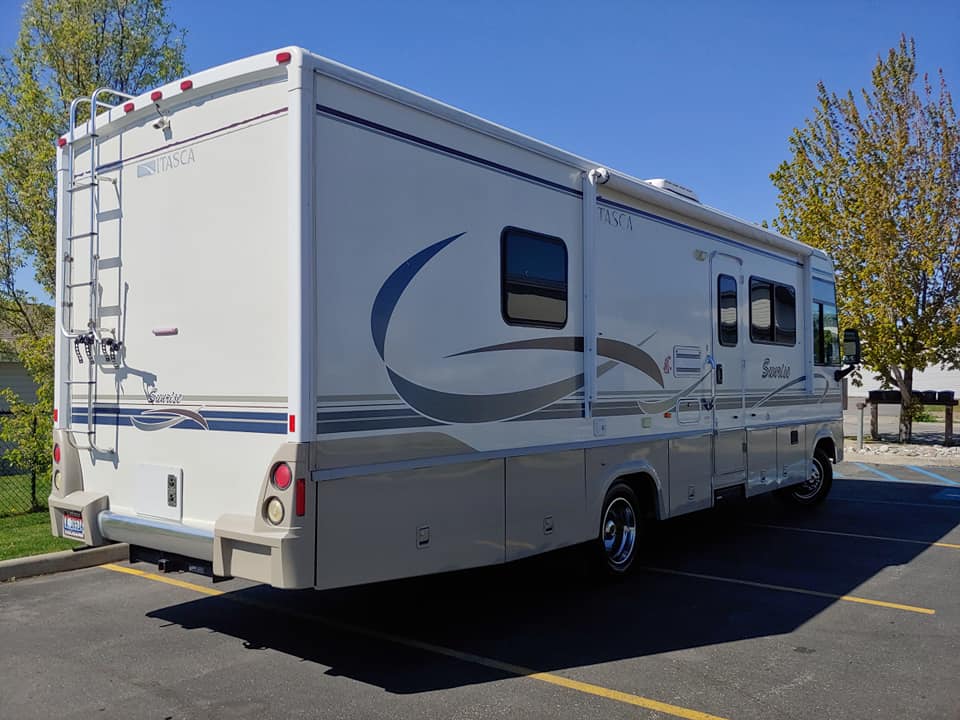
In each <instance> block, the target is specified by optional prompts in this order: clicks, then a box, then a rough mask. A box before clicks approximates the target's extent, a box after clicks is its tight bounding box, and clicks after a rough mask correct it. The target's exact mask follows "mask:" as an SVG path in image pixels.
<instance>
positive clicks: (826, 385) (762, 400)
mask: <svg viewBox="0 0 960 720" xmlns="http://www.w3.org/2000/svg"><path fill="white" fill-rule="evenodd" d="M813 377H814V379H816V378H820V379H821V380H823V381H824V383H823V392H822V393H821V394H820V398H819V399H818V400H817V404H820V403H822V402H823V401H824V399H825V398H826V397H827V393H828V392H829V391H830V381H829V380H828V379H827V376H826V375H823V374H821V373H814V374H813ZM806 379H807V376H806V375H801V376H800V377H798V378H797V379H796V380H791V381H790V382H788V383H784V384H783V385H781V386H780V387H778V388H777V389H776V390H773V391H771V392H769V393H767V394H766V395H764V396H763V397H762V398H760V399H759V400H758V401H757V402H756V403H754V405H753V407H760V406H761V405H763V404H764V403H765V402H766V401H767V400H769V399H770V398H772V397H773V396H774V395H777V394H779V393H780V392H782V391H784V390H786V389H787V388H789V387H793V386H794V385H798V384H799V383H802V382H803V381H804V380H806Z"/></svg>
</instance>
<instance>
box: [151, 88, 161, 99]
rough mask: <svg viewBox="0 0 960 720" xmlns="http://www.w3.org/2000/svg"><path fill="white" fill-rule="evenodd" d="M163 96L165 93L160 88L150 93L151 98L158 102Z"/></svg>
mask: <svg viewBox="0 0 960 720" xmlns="http://www.w3.org/2000/svg"><path fill="white" fill-rule="evenodd" d="M162 97H163V93H162V92H160V91H159V90H154V91H153V92H152V93H150V99H151V100H153V101H154V102H156V101H157V100H159V99H160V98H162Z"/></svg>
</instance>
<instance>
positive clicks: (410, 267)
mask: <svg viewBox="0 0 960 720" xmlns="http://www.w3.org/2000/svg"><path fill="white" fill-rule="evenodd" d="M464 234H465V233H462V232H461V233H457V234H456V235H451V236H450V237H448V238H446V239H444V240H441V241H440V242H437V243H434V244H433V245H430V246H429V247H427V248H425V249H423V250H421V251H420V252H418V253H417V254H415V255H413V256H412V257H411V258H410V259H409V260H407V261H405V262H404V263H403V264H402V265H400V266H399V267H398V268H396V269H395V270H394V271H393V272H392V273H390V276H389V277H388V278H387V279H386V280H385V281H384V283H383V285H382V286H381V287H380V290H379V291H378V292H377V296H376V297H375V298H374V300H373V306H372V307H371V309H370V334H371V335H372V336H373V344H374V347H375V348H376V350H377V354H378V355H379V356H380V359H381V360H382V361H383V364H384V367H385V368H386V371H387V376H388V377H389V379H390V382H391V384H392V385H393V387H394V389H395V390H396V391H397V394H398V395H399V396H400V397H401V398H402V399H403V400H404V402H406V403H407V404H408V405H409V406H410V407H411V408H413V409H414V410H415V411H416V412H418V413H420V414H421V415H423V416H425V417H427V418H430V419H431V420H439V421H441V422H449V423H478V422H493V421H496V420H508V419H512V418H517V417H522V416H524V415H528V414H530V413H533V412H536V411H538V410H541V409H543V408H545V407H547V406H549V405H551V404H553V403H554V402H556V401H557V400H560V399H561V398H564V397H566V396H568V395H570V394H571V393H574V392H576V391H577V390H579V389H581V388H582V387H583V385H584V375H583V373H580V374H577V375H573V376H570V377H568V378H564V379H563V380H558V381H556V382H552V383H548V384H546V385H540V386H539V387H534V388H530V389H527V390H519V391H515V392H506V393H492V394H484V395H477V394H464V393H450V392H444V391H441V390H435V389H433V388H429V387H426V386H424V385H418V384H417V383H415V382H413V381H411V380H408V379H407V378H405V377H403V376H402V375H400V374H399V373H397V372H396V371H394V370H393V368H391V367H390V364H389V363H388V362H387V359H386V351H385V347H386V340H387V330H388V328H389V326H390V320H391V318H392V317H393V312H394V310H395V309H396V307H397V303H399V302H400V298H401V297H402V296H403V293H404V291H405V290H406V289H407V287H408V286H409V285H410V283H411V282H412V281H413V279H414V277H416V275H417V273H419V272H420V271H421V270H422V269H423V267H424V266H425V265H426V264H427V263H428V262H430V260H431V259H433V258H434V257H435V256H436V255H437V253H439V252H440V251H441V250H443V249H444V248H446V247H447V246H448V245H449V244H450V243H452V242H453V241H454V240H456V239H458V238H460V237H463V235H464ZM651 337H652V336H651ZM648 339H649V338H646V340H648ZM646 340H644V342H646ZM530 348H540V349H549V350H566V351H569V352H581V353H582V352H583V338H577V337H553V338H536V339H532V340H521V341H517V342H515V343H506V344H501V345H496V346H494V345H491V346H488V347H485V348H476V349H474V350H467V351H465V352H462V353H458V355H468V354H471V353H480V352H493V351H494V350H507V349H530ZM597 354H598V355H600V356H602V357H606V358H609V359H608V361H607V362H605V363H603V364H602V365H600V366H598V367H597V377H600V376H601V375H603V374H605V373H607V372H609V371H610V370H612V369H613V368H614V367H616V366H617V365H618V364H619V363H623V364H626V365H629V366H631V367H633V368H636V369H637V370H639V371H640V372H642V373H644V374H645V375H647V376H648V377H650V378H652V379H653V380H654V382H656V383H657V384H658V385H660V387H663V376H662V375H661V374H660V368H659V366H658V365H657V363H656V362H654V360H653V358H651V357H650V356H649V355H648V354H647V353H645V352H643V351H642V350H640V349H639V348H638V347H636V346H634V345H630V344H629V343H625V342H621V341H619V340H610V339H608V338H600V339H598V342H597ZM448 357H454V356H452V355H451V356H448ZM700 382H702V378H701V380H699V381H698V382H697V384H699V383H700ZM695 386H696V385H693V386H691V387H695ZM684 392H687V390H685V391H684ZM681 394H682V393H681ZM678 397H679V396H678ZM671 402H673V403H675V402H676V399H675V398H674V399H673V400H672V401H671Z"/></svg>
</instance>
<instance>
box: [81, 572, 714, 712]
mask: <svg viewBox="0 0 960 720" xmlns="http://www.w3.org/2000/svg"><path fill="white" fill-rule="evenodd" d="M100 567H102V568H103V569H104V570H112V571H113V572H119V573H125V574H127V575H135V576H136V577H140V578H144V579H146V580H153V581H155V582H161V583H165V584H167V585H173V586H174V587H178V588H183V589H184V590H193V591H194V592H198V593H203V594H204V595H220V596H223V597H224V599H227V600H230V601H232V602H236V603H239V604H241V605H249V606H253V607H257V608H260V609H266V610H270V611H271V612H276V611H278V610H279V611H281V612H283V613H285V614H287V615H291V616H294V617H296V618H299V619H304V620H308V621H311V622H315V623H318V624H320V625H325V626H327V627H330V628H333V629H336V630H340V631H343V632H349V633H353V634H357V635H363V636H366V637H368V638H372V639H374V640H381V641H385V642H390V643H394V644H396V645H403V646H405V647H408V648H413V649H415V650H422V651H425V652H429V653H433V654H434V655H443V656H444V657H449V658H453V659H455V660H460V661H462V662H468V663H472V664H474V665H481V666H483V667H487V668H491V669H493V670H500V671H502V672H505V673H509V674H510V675H516V676H517V677H524V678H529V679H531V680H539V681H540V682H544V683H549V684H550V685H557V686H559V687H563V688H567V689H568V690H575V691H577V692H581V693H584V694H586V695H594V696H596V697H602V698H606V699H608V700H614V701H616V702H620V703H625V704H627V705H634V706H636V707H642V708H645V709H647V710H653V711H655V712H660V713H663V714H665V715H671V716H673V717H678V718H684V719H685V720H725V719H724V718H722V717H719V716H717V715H711V714H710V713H705V712H700V711H699V710H691V709H690V708H685V707H681V706H679V705H671V704H670V703H665V702H660V701H659V700H653V699H652V698H647V697H643V696H642V695H634V694H632V693H625V692H620V691H619V690H611V689H610V688H606V687H603V686H602V685H594V684H592V683H585V682H580V681H579V680H573V679H571V678H567V677H563V676H562V675H554V674H553V673H545V672H537V671H536V670H533V669H531V668H527V667H523V666H522V665H514V664H512V663H506V662H501V661H500V660H494V659H492V658H488V657H483V656H482V655H474V654H473V653H467V652H461V651H460V650H454V649H452V648H447V647H443V646H442V645H434V644H433V643H427V642H422V641H420V640H414V639H413V638H406V637H403V636H400V635H391V634H389V633H383V632H379V631H377V630H370V629H369V628H365V627H361V626H359V625H352V624H349V623H341V622H337V621H335V620H328V619H327V618H324V617H319V616H316V615H310V614H308V613H304V612H300V611H297V610H289V609H287V608H283V607H279V606H275V605H270V604H269V603H262V602H256V601H252V600H247V599H243V598H239V597H236V596H235V595H233V594H230V593H224V592H223V591H222V590H214V589H213V588H209V587H204V586H203V585H196V584H194V583H191V582H186V581H184V580H177V579H176V578H171V577H167V576H164V575H157V574H156V573H151V572H144V571H143V570H137V569H135V568H131V567H125V566H123V565H115V564H113V563H109V564H106V565H101V566H100Z"/></svg>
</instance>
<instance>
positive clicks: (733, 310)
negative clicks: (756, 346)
mask: <svg viewBox="0 0 960 720" xmlns="http://www.w3.org/2000/svg"><path fill="white" fill-rule="evenodd" d="M717 300H718V302H717V337H718V338H719V340H720V344H721V345H725V346H727V347H734V346H735V345H736V344H737V281H736V280H734V279H733V278H732V277H730V276H729V275H718V276H717Z"/></svg>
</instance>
